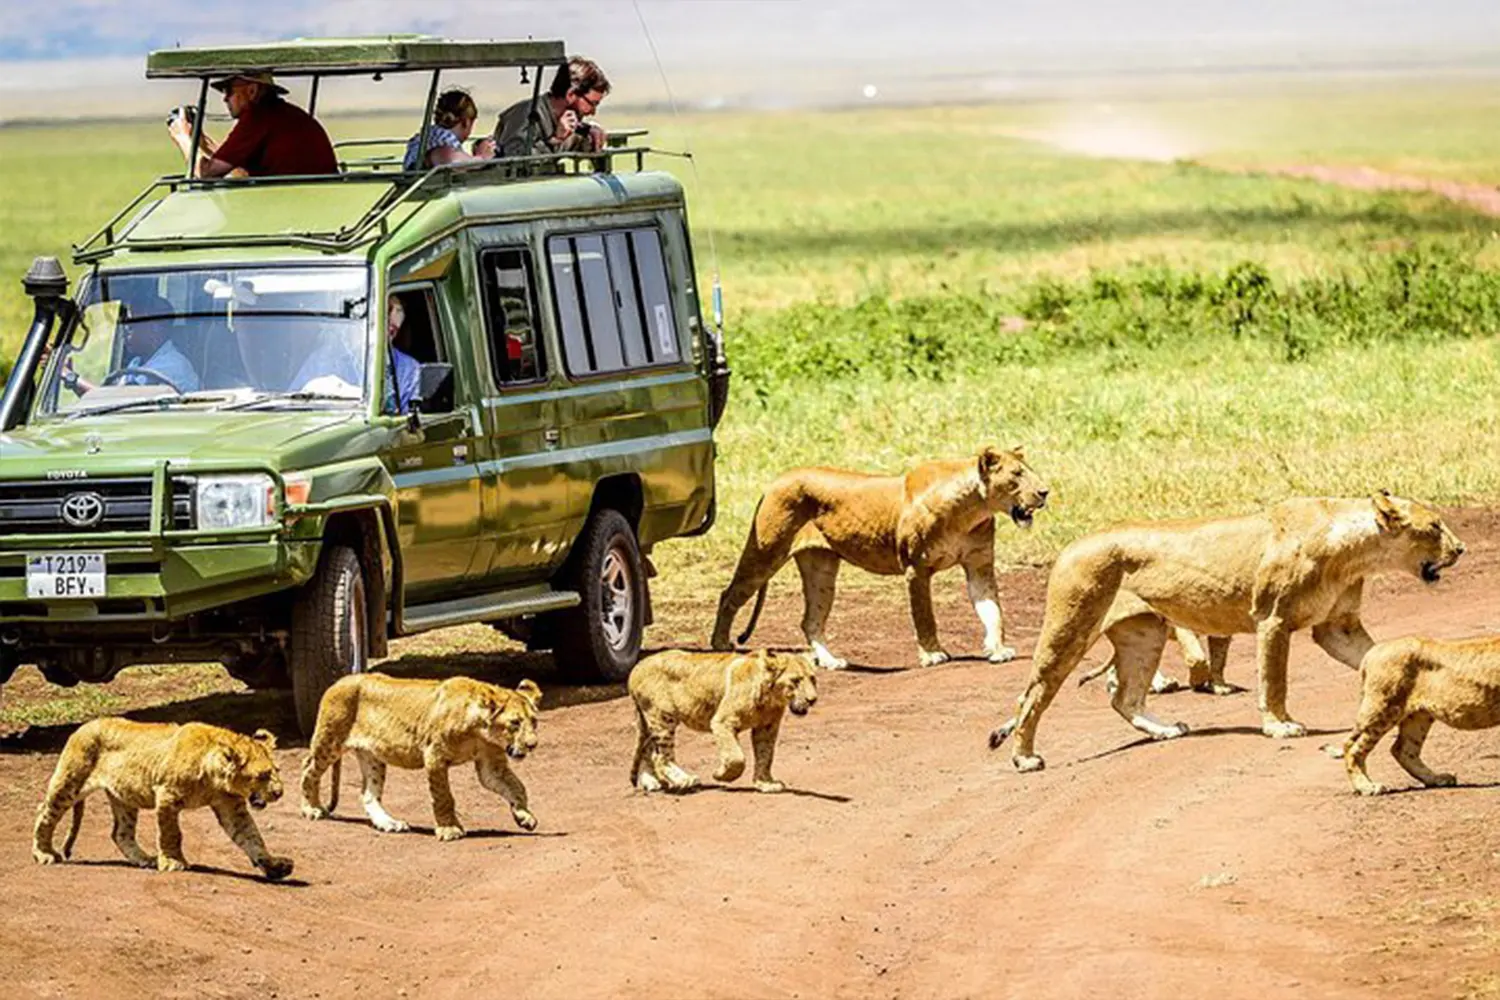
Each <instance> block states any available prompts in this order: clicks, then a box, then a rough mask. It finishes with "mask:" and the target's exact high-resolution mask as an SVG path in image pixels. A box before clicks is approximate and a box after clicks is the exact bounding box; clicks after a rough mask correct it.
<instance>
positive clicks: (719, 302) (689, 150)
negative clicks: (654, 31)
mask: <svg viewBox="0 0 1500 1000" xmlns="http://www.w3.org/2000/svg"><path fill="white" fill-rule="evenodd" d="M630 5H631V7H633V8H635V17H636V20H638V21H640V22H641V32H642V33H643V34H644V35H645V36H646V45H647V47H649V48H650V49H651V58H652V60H653V61H655V63H656V72H657V74H658V75H659V76H660V77H661V85H662V86H663V87H664V88H666V91H667V104H668V105H669V106H670V107H671V108H672V117H673V118H674V119H675V120H676V121H677V122H678V125H679V127H680V126H681V121H682V112H680V111H679V110H678V109H677V98H676V97H674V96H673V95H672V82H671V81H670V80H668V79H667V71H666V68H665V67H663V66H662V62H661V55H660V53H658V52H657V51H656V42H655V40H654V39H652V37H651V28H650V27H649V26H648V25H647V24H646V15H645V14H644V13H642V12H641V4H640V0H630ZM683 135H684V137H686V136H687V132H686V130H684V131H683ZM684 144H685V148H684V150H683V153H682V158H683V159H685V160H687V161H688V165H689V166H691V167H692V169H693V185H694V186H695V187H696V188H697V189H698V191H699V192H700V196H701V198H702V201H703V214H704V215H706V216H708V217H709V218H708V221H707V222H706V223H705V225H704V229H705V230H706V231H707V233H708V256H709V259H710V260H712V261H713V299H712V301H713V314H714V329H715V331H717V333H718V337H717V338H716V341H717V343H716V345H715V348H714V350H715V351H716V353H717V354H718V357H717V358H715V361H718V362H722V361H723V360H724V286H723V285H722V284H720V282H719V249H718V247H717V246H716V245H715V244H714V226H713V212H712V211H711V206H710V202H709V197H708V193H707V192H708V188H707V187H706V186H705V185H704V183H703V177H702V176H701V175H700V174H699V173H698V159H697V157H695V156H694V155H693V144H692V141H691V140H690V139H686V138H685V143H684Z"/></svg>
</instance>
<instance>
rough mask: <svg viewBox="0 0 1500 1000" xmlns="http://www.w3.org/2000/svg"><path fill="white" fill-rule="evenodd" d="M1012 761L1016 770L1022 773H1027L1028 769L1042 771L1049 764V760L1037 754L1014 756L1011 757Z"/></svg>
mask: <svg viewBox="0 0 1500 1000" xmlns="http://www.w3.org/2000/svg"><path fill="white" fill-rule="evenodd" d="M1010 762H1011V763H1012V764H1014V765H1015V768H1016V770H1017V771H1020V772H1021V773H1022V774H1025V773H1027V772H1028V771H1040V770H1042V769H1043V768H1044V767H1046V766H1047V762H1046V761H1044V760H1042V758H1041V757H1039V756H1036V755H1032V756H1029V757H1012V758H1011V759H1010Z"/></svg>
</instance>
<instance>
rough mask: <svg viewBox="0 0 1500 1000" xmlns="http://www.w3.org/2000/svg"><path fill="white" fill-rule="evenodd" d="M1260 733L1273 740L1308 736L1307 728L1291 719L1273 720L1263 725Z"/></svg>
mask: <svg viewBox="0 0 1500 1000" xmlns="http://www.w3.org/2000/svg"><path fill="white" fill-rule="evenodd" d="M1260 731H1261V732H1263V733H1265V734H1266V735H1267V736H1269V737H1271V738H1272V739H1273V740H1289V739H1296V738H1297V737H1299V736H1306V735H1307V727H1306V726H1304V725H1303V724H1302V723H1300V722H1293V721H1292V720H1291V719H1283V720H1274V719H1273V720H1271V721H1269V722H1266V723H1264V724H1262V725H1261V727H1260Z"/></svg>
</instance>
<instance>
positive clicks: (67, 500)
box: [62, 493, 104, 528]
mask: <svg viewBox="0 0 1500 1000" xmlns="http://www.w3.org/2000/svg"><path fill="white" fill-rule="evenodd" d="M62 519H63V521H65V522H66V523H67V524H69V525H71V526H73V527H75V528H92V527H93V526H94V525H96V524H98V523H99V522H100V521H101V520H103V519H104V498H103V497H101V496H100V495H99V494H97V493H69V494H68V495H67V496H65V497H63V502H62Z"/></svg>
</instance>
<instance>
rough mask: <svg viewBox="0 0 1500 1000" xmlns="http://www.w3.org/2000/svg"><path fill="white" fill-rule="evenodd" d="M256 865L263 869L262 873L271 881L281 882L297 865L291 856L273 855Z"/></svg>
mask: <svg viewBox="0 0 1500 1000" xmlns="http://www.w3.org/2000/svg"><path fill="white" fill-rule="evenodd" d="M256 867H258V868H259V869H260V870H261V872H262V874H264V875H265V876H266V878H267V879H268V880H269V881H272V882H280V881H281V880H282V879H284V878H286V877H287V876H288V875H290V874H291V873H292V869H293V868H294V867H295V865H294V864H293V862H292V859H291V858H283V857H278V856H276V855H272V856H271V857H268V858H264V859H262V860H261V861H260V863H259V864H258V865H257V866H256Z"/></svg>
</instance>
